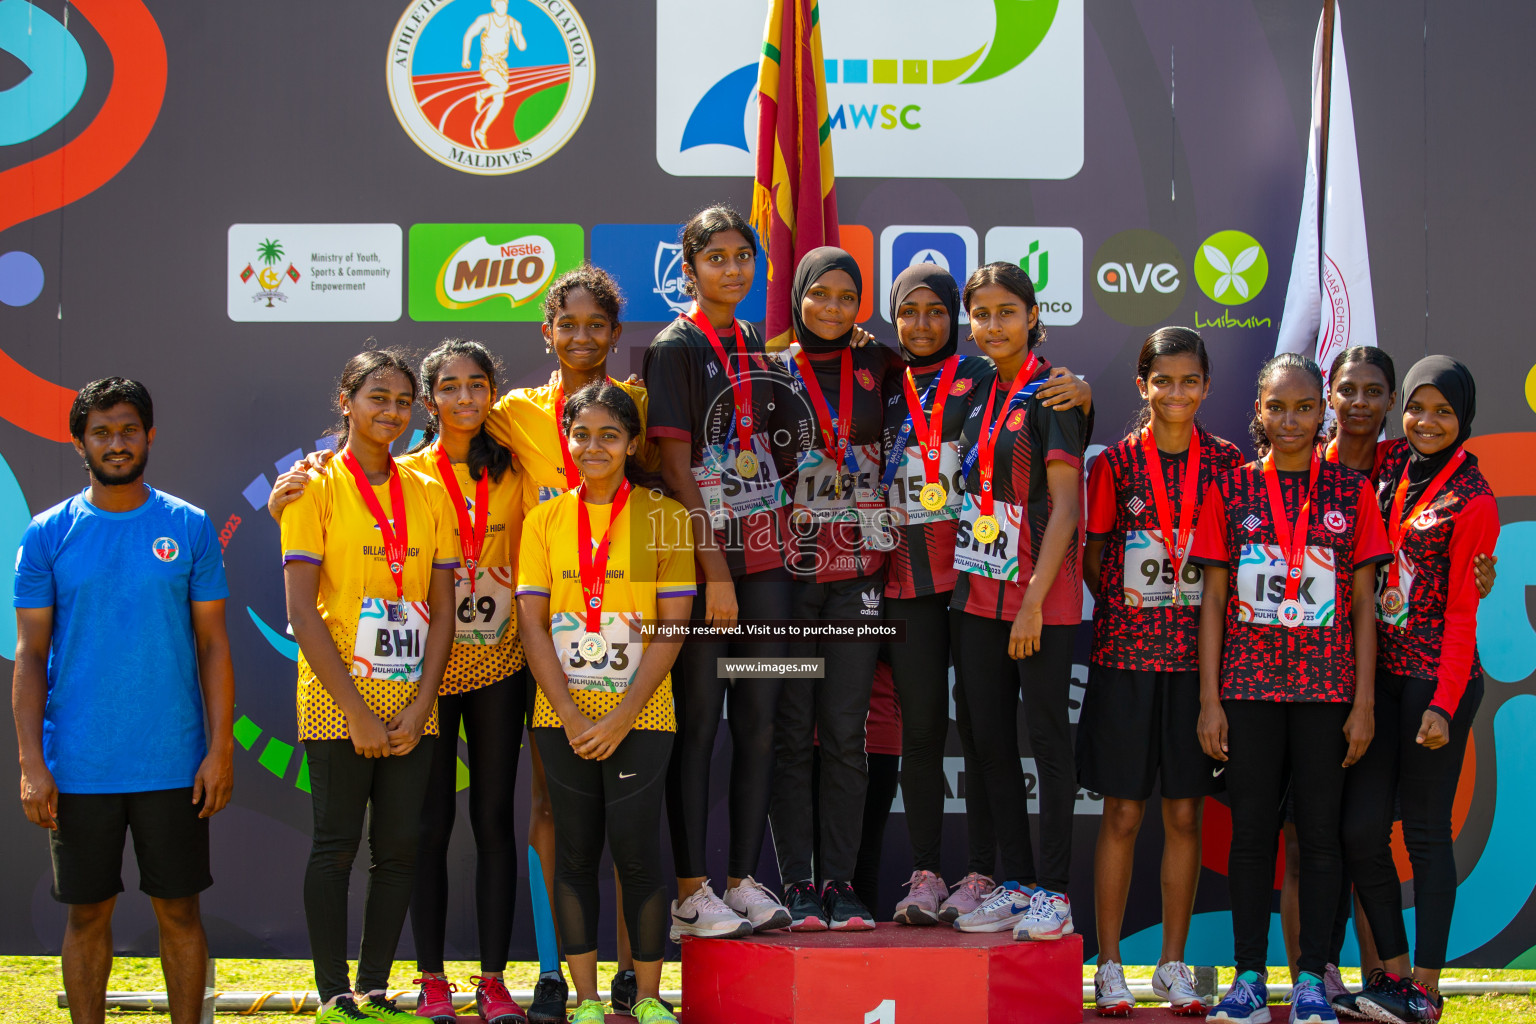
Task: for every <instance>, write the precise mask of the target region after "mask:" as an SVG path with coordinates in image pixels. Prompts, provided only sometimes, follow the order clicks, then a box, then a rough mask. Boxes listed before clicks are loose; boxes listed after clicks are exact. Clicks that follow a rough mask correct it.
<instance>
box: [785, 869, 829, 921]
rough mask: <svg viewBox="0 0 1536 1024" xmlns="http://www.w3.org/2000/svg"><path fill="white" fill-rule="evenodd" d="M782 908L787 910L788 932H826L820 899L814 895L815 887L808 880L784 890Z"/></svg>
mask: <svg viewBox="0 0 1536 1024" xmlns="http://www.w3.org/2000/svg"><path fill="white" fill-rule="evenodd" d="M784 906H785V907H786V908H787V909H788V910H789V930H790V931H792V932H824V931H826V930H827V921H826V918H825V917H823V916H822V915H823V914H824V913H825V911H824V910H822V907H821V899H820V898H819V897H818V896H817V895H816V885H815V883H813V882H812V881H811V880H810V879H806V880H805V881H803V882H795V883H794V884H793V885H791V886H790V887H789V888H787V889H785V890H784Z"/></svg>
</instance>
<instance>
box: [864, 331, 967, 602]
mask: <svg viewBox="0 0 1536 1024" xmlns="http://www.w3.org/2000/svg"><path fill="white" fill-rule="evenodd" d="M943 368H944V367H943V364H939V365H937V366H931V367H926V368H925V369H923V370H922V372H917V371H914V372H913V374H912V380H913V383H914V384H915V385H916V387H917V395H918V398H919V399H922V398H923V396H924V395H925V394H927V393H928V390H929V388H930V387H935V388H936V387H937V382H938V380H939V376H940V373H941V372H942V370H943ZM993 374H994V371H993V369H992V361H991V360H990V359H985V358H983V357H981V356H965V357H963V358H961V360H960V363H959V365H958V366H957V367H956V368H955V376H954V379H953V380H952V381H951V382H950V385H949V388H948V389H947V395H948V397H947V398H945V400H944V432H943V438H944V441H945V443H946V444H951V443H952V444H954V445H955V446H956V448H957V449H958V448H959V446H960V442H961V432H962V429H963V428H964V426H965V418H966V417H967V416H968V415H969V414H970V411H971V403H972V402H973V401H974V400H975V397H976V395H978V394H980V395H981V401H982V402H983V403H985V402H986V400H987V396H986V389H985V388H980V387H978V386H977V382H978V381H980V380H983V379H985V380H986V381H988V384H987V387H990V386H991V383H990V382H991V380H992V376H993ZM904 376H905V373H904V372H903V373H901V374H898V375H897V377H896V383H895V387H894V389H893V393H892V394H890V395H887V396H886V399H885V438H884V442H883V449H884V451H885V453H886V455H887V457H889V456H890V454H891V449H892V446H893V445H895V443H896V441H897V439H898V436H899V435H900V433H901V428H902V425H903V424H904V423H906V422H907V421H908V420H909V419H911V418H912V417H911V413H910V412H909V411H908V409H907V400H906V397H905V395H904V394H903V391H904V388H903V385H902V380H903V379H904ZM936 397H937V395H936V394H928V397H927V400H926V401H924V402H923V411H924V412H925V413H927V414H929V415H930V416H931V415H932V414H933V404H934V399H935V398H936ZM915 431H916V428H915V427H914V430H913V432H912V433H909V434H908V436H907V444H906V447H907V449H908V450H909V451H912V452H916V451H917V448H918V440H917V434H916V432H915ZM956 454H958V452H957V453H956ZM913 464H914V463H913V462H912V461H910V460H909V461H908V462H907V463H906V464H904V465H903V466H898V467H897V472H896V475H895V476H894V477H893V478H892V480H891V491H890V495H889V498H890V501H889V504H890V507H891V508H893V509H900V508H902V507H903V506H904V505H907V504H909V503H911V502H912V501H915V500H916V498H917V495H918V493H919V492H920V491H921V490H922V489H923V482H924V477H923V476H922V475H921V474H920V473H918V474H915V475H914V474H910V473H904V472H902V470H903V469H904V468H907V467H908V466H910V465H913ZM884 472H885V467H884V466H881V473H882V474H883V473H884ZM958 476H959V472H958V469H956V470H955V471H954V472H952V473H950V474H949V475H948V476H946V477H945V480H944V486H945V489H946V490H947V491H949V492H951V493H953V492H955V491H958V490H959V489H960V488H961V487H962V486H963V482H961V481H959V480H958V479H957V478H958ZM903 522H905V520H904V519H903ZM955 528H956V521H955V520H954V519H943V520H938V521H935V522H928V523H918V524H915V525H914V524H911V523H906V524H905V525H903V526H900V527H898V528H897V529H896V531H895V532H896V538H897V539H896V547H895V548H893V549H892V550H891V553H890V558H889V561H888V562H887V566H886V572H885V596H886V597H904V598H912V597H925V596H927V595H929V594H943V593H947V592H949V591H951V590H954V589H955V575H956V573H955Z"/></svg>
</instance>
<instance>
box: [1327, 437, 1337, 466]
mask: <svg viewBox="0 0 1536 1024" xmlns="http://www.w3.org/2000/svg"><path fill="white" fill-rule="evenodd" d="M1323 461H1324V462H1331V463H1333V464H1334V465H1335V466H1337V465H1339V439H1338V438H1336V437H1335V438H1331V439H1330V440H1329V441H1328V443H1327V444H1326V445H1324V446H1323Z"/></svg>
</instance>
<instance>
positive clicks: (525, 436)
mask: <svg viewBox="0 0 1536 1024" xmlns="http://www.w3.org/2000/svg"><path fill="white" fill-rule="evenodd" d="M613 383H614V384H617V385H618V386H619V387H621V388H623V389H624V390H625V392H626V393H627V394H628V395H629V397H630V398H632V399H634V402H635V408H636V409H638V410H639V411H640V446H639V447H638V448H636V449H635V454H634V457H633V461H634V463H635V465H636V466H638V467H639V468H640V469H642V470H644V471H645V472H647V473H655V472H657V471H659V469H660V468H661V451H660V449H658V448H657V447H656V445H654V444H652V443H651V442H650V441H647V440H646V438H645V423H646V412H647V409H648V407H649V404H650V403H649V399H648V397H647V395H646V391H645V385H644V384H631V383H630V382H629V381H624V380H615V381H613ZM560 394H561V391H560V385H559V384H546V385H544V386H543V387H540V388H518V389H516V390H515V391H509V392H508V393H507V394H505V395H503V396H502V397H501V398H500V399H498V400H497V402H496V404H495V405H493V406H492V407H491V413H490V415H489V416H487V417H486V418H485V429H486V432H487V433H489V434H490V435H491V436H492V437H494V438H495V439H496V440H498V441H500V442H501V443H502V444H504V445H506V446H507V447H508V448H511V449H512V452H513V454H515V455H516V456H517V457H518V460H519V461H520V462H521V463H522V464H523V468H524V469H526V470H527V471H528V473H529V474H530V475H532V477H533V483H534V486H535V487H539V488H544V489H546V490H547V491H564V490H565V489H566V480H565V459H564V457H563V456H562V455H561V454H560V451H561V449H563V448H564V447H565V438H564V437H563V436H561V434H560V424H559V422H558V421H557V420H556V419H555V409H556V408H557V407H558V406H559V404H560Z"/></svg>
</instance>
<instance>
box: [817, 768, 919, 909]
mask: <svg viewBox="0 0 1536 1024" xmlns="http://www.w3.org/2000/svg"><path fill="white" fill-rule="evenodd" d="M865 756H866V757H867V758H868V759H869V788H868V789H866V790H865V791H864V824H863V830H862V831H861V832H860V833H859V859H858V861H857V862H856V863H855V865H854V869H853V894H854V895H855V896H857V897H858V898H859V902H860V903H862V904H864V906H865V907H867V908H868V909H869V910H870V911H871V912H872V913H874V914H875V915H876V916H877V917H879V916H883V915H882V913H881V911H880V910H879V909H877V907H876V904H877V902H878V901H879V899H880V851H881V848H882V847H883V846H884V845H885V823H886V821H888V820H889V819H890V817H891V803H892V802H893V801H894V800H895V799H896V777H897V776H898V775H899V774H901V758H902V755H900V754H866V755H865ZM820 780H821V750H820V748H818V749H817V751H816V756H815V757H813V758H812V760H811V805H812V811H813V813H816V814H818V815H819V813H820V810H821V808H820V807H819V806H817V805H818V804H819V803H820V800H819V799H818V797H817V795H816V794H817V791H818V790H819V789H820V786H818V785H817V783H818V782H820ZM820 846H821V842H820V840H817V843H816V847H817V849H816V853H815V857H816V860H817V862H820V860H821V849H820Z"/></svg>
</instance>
